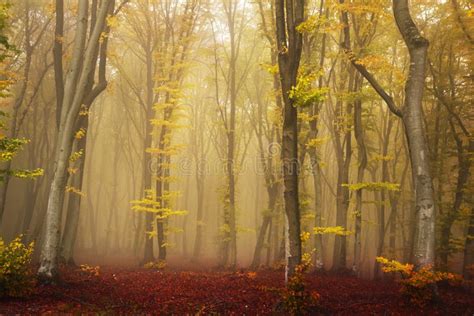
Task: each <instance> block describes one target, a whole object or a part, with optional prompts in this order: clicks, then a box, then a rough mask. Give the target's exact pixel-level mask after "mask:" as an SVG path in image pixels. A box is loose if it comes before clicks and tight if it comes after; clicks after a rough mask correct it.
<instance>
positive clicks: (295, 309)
mask: <svg viewBox="0 0 474 316" xmlns="http://www.w3.org/2000/svg"><path fill="white" fill-rule="evenodd" d="M310 266H311V263H310V260H303V262H302V263H301V264H299V265H298V266H296V269H295V273H294V274H293V275H292V276H291V277H290V278H289V280H288V284H287V286H286V288H285V289H284V290H282V291H281V292H280V295H281V298H282V300H281V302H280V304H279V306H278V308H279V309H282V310H283V311H284V312H285V313H288V314H290V315H306V314H310V313H311V312H314V311H315V309H317V307H318V305H319V302H320V299H321V296H320V295H319V293H317V292H316V291H312V292H310V291H308V290H307V289H306V285H305V281H304V274H305V272H306V271H308V269H309V268H310Z"/></svg>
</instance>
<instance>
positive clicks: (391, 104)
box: [339, 0, 403, 117]
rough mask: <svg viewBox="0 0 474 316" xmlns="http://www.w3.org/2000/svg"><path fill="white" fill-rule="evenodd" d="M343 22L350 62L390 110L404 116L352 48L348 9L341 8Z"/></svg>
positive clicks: (342, 2) (340, 0)
mask: <svg viewBox="0 0 474 316" xmlns="http://www.w3.org/2000/svg"><path fill="white" fill-rule="evenodd" d="M339 3H340V4H344V0H339ZM341 22H342V24H343V25H344V42H343V43H341V47H342V49H343V50H344V53H345V54H346V55H347V56H348V57H349V60H350V62H351V63H352V65H353V66H354V68H355V69H356V70H357V71H358V72H359V73H360V74H361V75H362V76H363V77H364V78H365V79H366V80H367V81H368V82H369V84H370V85H371V86H372V88H374V90H375V92H377V94H378V95H379V96H380V97H381V98H382V99H383V100H384V101H385V103H386V104H387V106H388V108H389V109H390V111H391V112H392V113H393V114H395V115H396V116H398V117H402V115H403V114H402V112H401V111H400V109H399V108H398V107H397V106H396V104H395V101H394V100H393V98H392V97H391V96H390V95H389V94H388V93H387V92H386V91H385V89H384V88H383V87H382V86H381V85H380V84H379V82H378V81H377V79H375V77H374V76H373V75H372V74H371V73H370V72H369V71H368V70H367V68H366V67H365V66H364V65H362V64H361V63H360V61H359V59H358V58H357V57H355V55H354V53H353V52H352V50H351V37H350V29H349V18H348V16H347V11H345V10H344V9H342V10H341Z"/></svg>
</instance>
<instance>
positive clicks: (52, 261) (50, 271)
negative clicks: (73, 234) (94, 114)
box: [38, 0, 113, 282]
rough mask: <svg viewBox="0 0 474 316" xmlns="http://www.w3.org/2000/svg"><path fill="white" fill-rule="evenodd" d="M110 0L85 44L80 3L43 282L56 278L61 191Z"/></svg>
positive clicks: (41, 272)
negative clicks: (76, 124) (78, 117)
mask: <svg viewBox="0 0 474 316" xmlns="http://www.w3.org/2000/svg"><path fill="white" fill-rule="evenodd" d="M112 1H113V0H105V1H104V2H103V3H102V5H101V7H100V11H99V14H98V17H97V23H96V24H95V26H94V31H93V33H92V34H91V36H90V39H89V41H88V44H87V47H86V49H85V51H84V47H85V36H86V29H87V20H88V18H87V12H88V8H87V7H88V3H87V1H86V0H82V1H80V2H79V16H78V26H77V31H76V39H75V45H74V46H75V47H74V53H73V60H72V62H71V68H70V71H69V72H68V76H67V78H66V82H65V95H64V99H63V105H62V109H61V124H60V128H59V132H58V137H57V139H58V143H57V145H56V158H55V168H54V175H53V181H52V183H51V189H50V193H49V197H48V208H47V212H46V230H45V231H46V233H45V240H44V244H43V247H42V249H41V259H40V267H39V269H38V276H39V278H40V279H41V280H42V281H44V282H51V281H52V282H54V281H56V279H57V277H58V250H59V249H58V248H59V231H60V223H61V221H60V218H61V208H62V204H63V200H64V191H65V187H66V182H67V171H66V170H67V166H68V160H69V156H70V155H71V150H72V143H73V136H74V125H75V124H74V123H75V120H76V119H77V115H78V113H79V110H80V106H81V104H82V101H83V100H84V96H85V90H86V87H87V84H88V78H89V74H90V72H91V70H92V69H93V67H94V65H95V62H96V60H94V58H93V57H94V52H95V51H96V49H97V45H99V37H100V34H101V33H102V31H103V29H104V26H105V19H106V15H107V11H108V8H109V5H110V4H112ZM78 77H79V80H76V78H78Z"/></svg>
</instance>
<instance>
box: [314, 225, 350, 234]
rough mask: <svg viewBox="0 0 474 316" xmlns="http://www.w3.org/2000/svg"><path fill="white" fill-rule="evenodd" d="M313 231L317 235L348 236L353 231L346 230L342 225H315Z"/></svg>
mask: <svg viewBox="0 0 474 316" xmlns="http://www.w3.org/2000/svg"><path fill="white" fill-rule="evenodd" d="M313 233H314V234H316V235H323V234H334V235H338V236H348V235H351V234H352V233H353V232H352V231H350V230H346V229H345V228H344V227H342V226H326V227H314V228H313Z"/></svg>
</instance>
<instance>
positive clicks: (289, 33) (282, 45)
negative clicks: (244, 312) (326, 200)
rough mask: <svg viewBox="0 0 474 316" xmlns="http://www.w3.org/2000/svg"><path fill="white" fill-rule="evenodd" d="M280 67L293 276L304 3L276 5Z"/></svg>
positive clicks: (297, 246)
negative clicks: (296, 94)
mask: <svg viewBox="0 0 474 316" xmlns="http://www.w3.org/2000/svg"><path fill="white" fill-rule="evenodd" d="M274 9H275V24H276V38H277V48H278V68H279V70H280V81H281V89H282V97H283V103H284V108H283V131H282V156H281V158H282V163H283V179H284V200H285V212H286V218H287V221H288V222H287V225H288V230H287V234H286V236H287V237H286V238H287V239H288V241H287V243H288V245H287V252H286V258H287V272H288V274H289V275H292V274H293V273H294V272H295V268H296V266H297V265H298V264H300V262H301V239H300V211H299V208H300V206H299V197H298V169H299V166H298V126H297V114H298V109H297V108H296V107H295V100H294V99H293V98H291V97H290V93H291V91H292V89H293V88H294V87H295V86H296V77H297V75H298V68H299V64H300V60H301V52H302V45H303V36H302V35H301V33H300V32H298V31H297V29H296V27H297V26H298V25H299V24H300V23H302V22H303V18H304V1H302V0H296V1H290V0H287V1H285V0H278V1H276V3H275V8H274Z"/></svg>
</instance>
